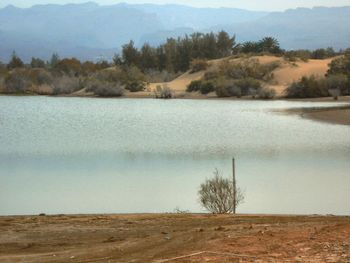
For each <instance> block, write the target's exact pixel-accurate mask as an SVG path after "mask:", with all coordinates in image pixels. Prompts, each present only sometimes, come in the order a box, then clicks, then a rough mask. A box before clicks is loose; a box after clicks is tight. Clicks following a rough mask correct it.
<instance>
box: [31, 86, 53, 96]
mask: <svg viewBox="0 0 350 263" xmlns="http://www.w3.org/2000/svg"><path fill="white" fill-rule="evenodd" d="M32 92H33V93H36V94H39V95H53V94H54V93H53V87H52V86H51V85H47V84H43V85H39V86H32Z"/></svg>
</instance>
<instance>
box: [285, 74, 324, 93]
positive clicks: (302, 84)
mask: <svg viewBox="0 0 350 263" xmlns="http://www.w3.org/2000/svg"><path fill="white" fill-rule="evenodd" d="M285 93H286V97H287V98H319V97H327V96H328V90H327V85H326V82H325V80H324V79H317V78H316V77H315V76H310V77H305V76H304V77H302V78H301V80H300V81H298V82H294V83H292V84H291V85H290V86H289V87H288V88H287V89H286V91H285Z"/></svg>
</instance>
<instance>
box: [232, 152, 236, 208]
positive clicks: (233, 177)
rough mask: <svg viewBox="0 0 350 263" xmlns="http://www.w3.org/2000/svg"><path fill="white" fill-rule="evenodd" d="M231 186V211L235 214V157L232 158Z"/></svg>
mask: <svg viewBox="0 0 350 263" xmlns="http://www.w3.org/2000/svg"><path fill="white" fill-rule="evenodd" d="M232 183H233V185H232V187H233V189H232V190H233V199H232V200H233V206H232V213H233V214H236V174H235V158H232Z"/></svg>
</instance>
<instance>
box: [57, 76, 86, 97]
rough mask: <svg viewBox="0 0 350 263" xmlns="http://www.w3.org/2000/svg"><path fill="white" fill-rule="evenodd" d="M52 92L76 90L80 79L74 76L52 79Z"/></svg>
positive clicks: (60, 92) (64, 92) (63, 92)
mask: <svg viewBox="0 0 350 263" xmlns="http://www.w3.org/2000/svg"><path fill="white" fill-rule="evenodd" d="M53 87H54V88H53V94H54V95H59V94H70V93H73V92H75V91H78V90H79V89H80V88H81V86H80V81H79V79H78V78H75V77H68V76H65V75H64V76H62V77H59V78H56V79H54V81H53Z"/></svg>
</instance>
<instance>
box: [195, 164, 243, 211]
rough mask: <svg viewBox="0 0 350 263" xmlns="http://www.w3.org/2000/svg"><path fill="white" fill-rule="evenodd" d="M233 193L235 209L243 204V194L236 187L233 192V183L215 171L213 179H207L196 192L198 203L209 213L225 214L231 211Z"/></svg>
mask: <svg viewBox="0 0 350 263" xmlns="http://www.w3.org/2000/svg"><path fill="white" fill-rule="evenodd" d="M234 192H235V203H236V207H237V206H239V205H240V204H242V203H243V201H244V193H243V191H242V190H241V189H240V188H239V187H236V191H234V190H233V182H232V181H231V180H229V179H227V178H223V177H222V176H221V175H220V173H219V171H218V170H217V169H215V171H214V177H213V178H211V179H207V180H206V181H205V182H204V183H203V184H201V186H200V189H199V191H198V196H199V202H200V204H201V205H202V206H203V208H205V209H206V210H208V211H209V212H211V213H214V214H226V213H230V212H232V211H233V200H234Z"/></svg>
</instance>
